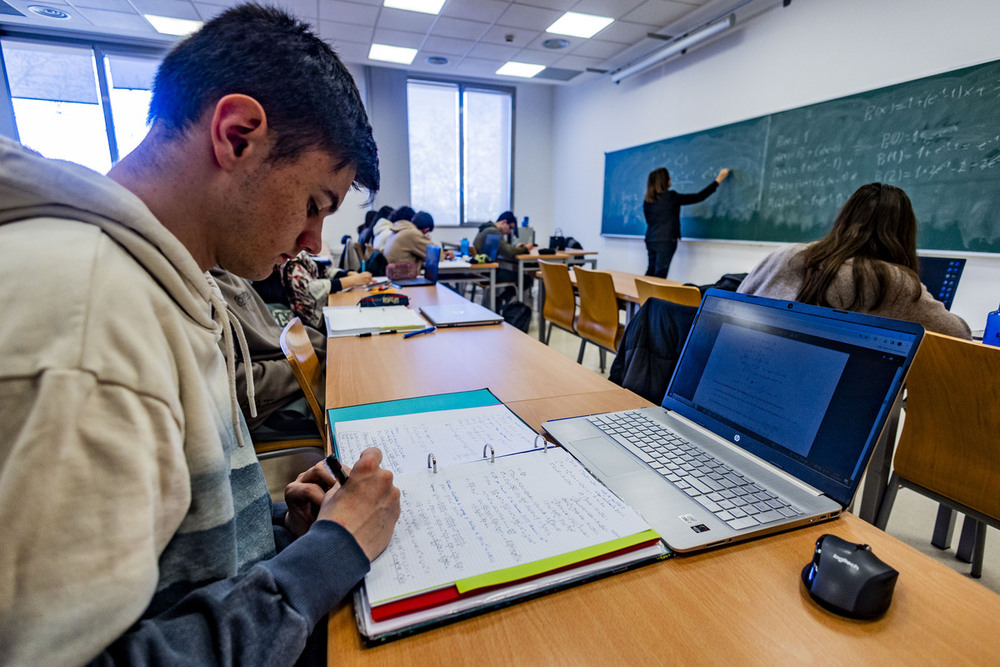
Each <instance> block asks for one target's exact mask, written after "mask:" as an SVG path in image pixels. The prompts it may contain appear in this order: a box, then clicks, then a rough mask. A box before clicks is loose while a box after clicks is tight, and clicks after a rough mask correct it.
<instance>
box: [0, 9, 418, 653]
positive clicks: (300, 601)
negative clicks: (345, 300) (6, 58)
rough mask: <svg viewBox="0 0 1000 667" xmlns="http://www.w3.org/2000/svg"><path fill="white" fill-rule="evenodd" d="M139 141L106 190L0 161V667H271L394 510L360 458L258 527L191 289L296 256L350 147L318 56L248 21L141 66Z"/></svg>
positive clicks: (45, 168) (23, 160)
mask: <svg viewBox="0 0 1000 667" xmlns="http://www.w3.org/2000/svg"><path fill="white" fill-rule="evenodd" d="M149 117H150V119H151V121H150V128H149V132H148V133H147V135H146V137H145V138H144V139H143V140H142V142H141V143H140V144H139V146H138V147H137V148H136V149H135V150H134V151H132V152H131V153H129V154H128V155H126V156H125V157H123V158H122V159H121V160H120V161H119V162H118V163H117V164H115V165H114V166H113V167H112V168H111V170H110V171H109V172H108V174H107V175H106V176H105V175H101V174H98V173H96V172H94V171H92V170H90V169H87V168H85V167H82V166H79V165H76V164H73V163H70V162H64V161H60V160H49V159H46V158H43V157H41V156H39V155H38V154H37V153H34V152H33V151H31V150H29V149H26V148H24V147H22V146H19V145H18V144H16V143H14V142H12V141H10V140H8V139H5V138H0V165H3V166H2V168H0V286H2V287H0V309H2V312H3V313H4V317H3V318H2V319H0V429H2V432H3V437H0V515H2V516H3V517H4V518H3V540H4V545H3V548H2V549H0V572H2V573H3V574H2V578H0V662H2V663H4V664H12V665H81V664H85V663H91V662H93V663H94V664H113V663H114V664H125V663H127V664H154V663H157V664H160V663H164V664H178V665H206V664H220V663H222V664H235V665H291V664H293V663H295V662H296V660H297V659H298V658H299V656H300V655H301V654H302V653H303V651H304V650H305V649H306V647H307V639H308V638H309V636H310V634H311V633H312V630H313V629H314V628H316V627H317V626H318V625H319V626H320V627H325V625H326V617H327V614H328V613H329V612H330V610H332V609H333V608H334V607H335V606H336V605H337V604H338V603H339V602H340V601H341V600H342V599H343V598H344V597H345V596H346V595H348V594H349V593H350V591H351V590H352V589H353V588H354V587H355V586H356V585H357V584H358V583H359V582H360V581H361V580H362V578H363V577H364V575H365V573H366V572H368V570H369V568H370V563H371V561H372V560H373V559H374V558H375V557H376V556H377V555H378V554H379V553H381V552H382V550H383V549H384V548H385V547H386V545H387V544H388V543H389V540H390V539H391V536H392V532H393V527H394V525H395V523H396V520H397V518H398V517H399V512H400V505H399V498H400V492H399V489H396V488H395V487H394V486H393V484H392V473H390V472H389V471H387V470H384V469H382V468H381V467H380V465H379V464H380V462H381V453H380V452H379V451H378V450H377V449H368V450H367V451H365V452H364V454H362V456H361V457H360V458H359V459H358V461H356V462H355V464H354V466H353V468H352V469H351V471H350V479H349V480H348V481H347V482H346V483H345V484H343V485H341V484H338V483H337V481H336V479H335V478H334V476H333V475H332V474H331V473H330V472H329V470H328V469H327V468H326V466H325V465H324V464H322V463H320V464H318V465H316V466H313V467H311V468H309V469H308V470H306V471H305V472H303V473H302V474H301V475H299V477H298V478H297V480H296V481H295V482H292V483H291V484H289V485H288V486H287V487H286V489H285V500H286V502H287V504H286V503H272V502H271V499H270V496H269V494H268V490H267V485H266V483H265V480H264V476H263V472H262V470H261V467H260V464H259V463H258V461H257V458H256V456H255V455H254V450H253V447H252V445H251V442H250V435H249V433H248V431H247V427H246V422H245V421H244V419H243V415H242V413H241V411H240V410H239V407H238V404H237V397H236V386H235V377H234V375H235V368H234V361H235V358H236V357H237V356H238V355H239V354H240V351H239V349H240V348H242V347H243V345H242V344H241V342H240V341H241V340H242V334H241V329H240V327H239V324H238V321H237V320H236V319H235V318H232V317H230V316H229V311H228V308H227V307H226V303H225V302H224V301H223V299H222V294H221V292H220V291H219V288H218V286H217V285H216V284H215V281H214V280H213V279H212V277H211V276H210V275H209V274H208V273H207V271H208V270H209V269H211V268H212V267H213V266H216V265H219V266H223V267H225V268H227V269H229V270H230V271H232V272H233V273H235V274H236V275H239V276H242V277H245V278H248V279H251V280H252V279H256V278H263V277H265V276H267V274H268V272H270V270H271V268H272V267H273V265H274V264H275V262H277V261H278V258H280V257H281V256H282V255H287V256H291V255H294V254H296V253H298V252H299V251H300V250H302V249H306V250H309V251H311V252H319V250H320V247H321V242H320V236H321V233H322V229H323V220H324V219H325V218H326V217H327V216H328V215H330V214H332V213H334V212H335V211H336V210H337V209H338V208H339V207H340V204H341V202H342V201H343V200H344V197H345V196H346V195H347V193H348V191H349V189H350V188H351V187H352V186H354V187H358V188H359V189H362V190H365V191H368V192H370V193H372V194H374V193H375V192H376V191H377V190H378V187H379V172H378V159H377V155H376V148H375V141H374V139H373V137H372V131H371V126H370V124H369V122H368V119H367V116H366V114H365V110H364V105H363V104H362V101H361V96H360V94H359V92H358V89H357V87H356V86H355V85H354V83H353V81H352V79H351V76H350V74H349V73H348V71H347V69H346V68H345V67H344V65H343V63H342V62H341V61H340V59H339V58H337V56H336V54H335V53H334V52H333V50H332V49H331V48H330V47H329V46H328V45H327V44H326V43H325V42H324V41H323V40H321V39H320V38H319V37H317V36H316V35H315V34H314V33H313V32H312V31H311V30H310V28H309V27H308V26H307V25H306V24H304V23H302V22H301V21H299V20H297V19H294V18H293V17H291V16H290V15H288V14H287V13H286V12H284V11H282V10H279V9H276V8H273V7H260V6H258V5H251V4H247V5H237V6H235V7H233V8H230V9H227V10H225V11H223V12H222V13H220V14H219V15H218V16H216V17H215V18H213V19H212V20H210V21H208V22H206V23H205V25H204V26H202V27H201V28H200V29H199V30H198V31H197V32H195V33H193V34H192V35H189V36H188V37H186V38H185V39H183V40H181V41H179V42H178V43H177V44H176V45H175V46H174V48H173V49H172V50H171V51H170V52H169V53H168V54H167V55H166V56H165V57H164V59H163V60H162V62H161V63H160V66H159V68H158V71H157V74H156V77H155V80H154V82H153V90H152V96H151V100H150V104H149ZM32 248H36V249H37V248H45V249H46V254H47V259H49V260H51V261H50V263H49V266H47V268H46V271H45V272H44V273H39V272H38V271H37V270H36V269H37V255H35V254H34V253H32V252H31V251H30V250H31V249H32ZM52 313H58V320H57V321H54V320H53V318H52V317H51V314H52ZM220 339H221V340H222V341H223V348H224V349H225V352H224V353H223V352H222V351H220V349H219V347H220V346H219V341H220ZM248 384H250V382H249V381H248Z"/></svg>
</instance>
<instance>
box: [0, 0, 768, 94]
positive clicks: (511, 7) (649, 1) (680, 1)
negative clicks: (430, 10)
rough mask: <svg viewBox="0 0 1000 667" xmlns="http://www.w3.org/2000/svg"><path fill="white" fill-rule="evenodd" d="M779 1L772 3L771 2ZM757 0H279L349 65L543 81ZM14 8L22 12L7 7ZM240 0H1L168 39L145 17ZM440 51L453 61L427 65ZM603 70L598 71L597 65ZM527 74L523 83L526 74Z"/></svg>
mask: <svg viewBox="0 0 1000 667" xmlns="http://www.w3.org/2000/svg"><path fill="white" fill-rule="evenodd" d="M772 1H773V0H772ZM747 3H748V0H446V2H445V4H444V7H443V8H442V10H441V13H440V14H439V15H437V16H432V15H428V14H420V13H416V12H409V11H403V10H398V9H387V8H385V7H383V6H382V0H276V1H275V2H274V4H277V5H279V6H282V7H284V8H286V9H288V10H289V11H291V12H293V13H294V14H296V15H297V16H299V17H300V18H302V19H303V20H305V21H307V22H309V23H310V24H312V25H313V27H314V28H315V29H318V33H319V35H320V36H321V37H322V38H324V39H325V40H327V41H328V42H330V43H331V44H332V45H333V47H334V48H335V49H336V50H337V51H338V53H339V54H340V55H341V58H342V59H343V60H345V61H346V62H349V63H357V64H364V65H367V64H371V65H378V66H381V67H400V68H403V69H406V70H409V71H414V72H427V73H434V74H438V75H441V76H446V77H456V76H461V77H475V78H480V79H492V80H505V81H512V79H511V78H510V77H499V76H496V75H495V72H496V70H497V69H498V68H499V67H500V66H501V65H503V64H504V63H505V62H507V61H509V60H516V61H518V62H527V63H533V64H537V65H545V66H546V68H547V69H546V70H544V71H543V72H542V74H540V75H539V76H538V77H536V79H535V80H537V81H540V82H545V83H553V84H562V83H566V82H572V83H575V82H579V81H585V80H587V79H591V78H594V77H597V76H601V74H600V71H607V70H613V69H615V68H618V67H621V66H624V65H626V64H628V63H630V62H633V61H635V60H636V59H638V58H640V57H642V56H644V55H646V54H648V53H650V52H652V51H654V50H656V49H657V48H658V47H660V46H662V45H663V44H664V40H663V39H656V38H652V37H649V36H648V35H649V34H650V33H655V34H657V35H662V36H677V35H680V34H683V33H684V32H685V31H687V30H690V29H692V28H695V27H698V26H700V25H702V24H703V23H704V22H705V21H707V20H709V19H712V18H715V17H716V16H721V15H722V14H724V13H726V10H727V8H730V7H734V6H741V5H744V4H747ZM5 4H6V5H7V6H8V8H7V9H8V10H9V9H10V8H13V9H14V10H16V11H17V12H20V13H21V14H23V16H16V15H12V14H11V13H10V12H9V11H6V10H4V5H5ZM234 4H237V0H63V1H61V0H0V25H3V26H4V27H7V28H9V29H15V28H17V29H22V30H23V29H25V28H28V29H30V30H32V31H45V32H49V33H55V34H65V33H66V32H70V33H88V34H90V35H93V34H98V35H113V36H117V37H126V38H133V39H135V38H137V39H140V40H143V41H146V42H147V43H148V42H149V41H151V40H160V41H167V40H172V39H174V38H168V37H164V36H161V35H159V34H158V33H157V32H156V31H155V30H153V28H152V26H150V25H149V23H148V22H147V21H146V19H144V18H143V14H144V13H148V14H159V15H165V16H173V17H177V18H186V19H200V20H208V19H210V18H212V17H213V16H215V15H216V14H218V13H219V12H220V11H222V10H223V9H225V8H226V7H228V6H232V5H234ZM39 5H41V6H43V7H51V8H53V9H57V10H62V12H64V13H66V14H68V15H69V18H48V17H44V16H39V15H37V14H35V13H33V12H31V11H29V7H30V6H39ZM570 10H572V11H576V12H582V13H586V14H597V15H601V16H609V17H611V18H613V19H615V21H614V23H612V24H611V25H610V26H608V27H607V28H605V29H604V30H602V31H601V32H599V33H597V34H596V35H595V36H594V37H592V38H590V39H581V38H577V37H566V36H562V35H552V34H548V33H546V32H545V28H547V27H548V26H549V25H550V24H552V22H553V21H555V20H556V19H557V18H559V17H560V16H561V15H562V14H563V13H564V12H566V11H570ZM552 37H562V38H564V39H566V40H568V41H569V45H568V46H566V47H565V48H562V49H559V50H552V49H547V48H545V47H544V46H542V42H544V41H545V40H546V39H549V38H552ZM373 42H378V43H383V44H390V45H393V46H405V47H411V48H417V49H419V50H418V53H417V56H416V58H415V59H414V61H413V63H412V64H411V65H409V66H399V65H391V64H388V63H382V62H377V61H370V60H368V48H369V46H370V45H371V44H372V43H373ZM431 56H443V57H444V58H447V59H448V63H447V64H444V65H432V64H428V63H427V59H428V58H429V57H431ZM592 70H597V72H595V71H592ZM518 80H520V79H518Z"/></svg>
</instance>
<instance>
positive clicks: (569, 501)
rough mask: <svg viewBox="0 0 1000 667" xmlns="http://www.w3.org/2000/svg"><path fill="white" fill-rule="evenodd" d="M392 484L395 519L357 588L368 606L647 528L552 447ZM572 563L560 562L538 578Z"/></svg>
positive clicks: (417, 475)
mask: <svg viewBox="0 0 1000 667" xmlns="http://www.w3.org/2000/svg"><path fill="white" fill-rule="evenodd" d="M525 428H526V427H525ZM396 484H397V486H398V487H399V488H400V490H401V491H402V515H401V516H400V519H399V522H398V523H397V525H396V532H395V533H394V535H393V538H392V541H391V542H390V544H389V547H388V548H387V549H386V551H385V552H384V553H383V554H382V555H381V556H379V557H378V558H377V559H375V562H374V563H372V569H371V572H369V573H368V576H367V577H366V579H365V584H366V587H367V589H368V596H369V600H370V601H371V604H373V605H377V604H379V603H382V602H385V601H388V600H391V599H395V598H399V597H404V596H408V595H412V594H415V593H419V592H422V591H427V590H433V589H435V588H440V587H442V586H446V585H450V584H452V583H456V582H459V581H461V580H463V579H468V578H471V577H476V576H479V575H483V574H486V573H490V572H496V571H498V570H505V569H509V568H517V567H518V566H526V565H530V564H531V563H537V562H539V561H544V560H546V559H553V558H558V557H559V556H565V555H568V554H572V553H573V552H579V551H580V550H584V549H587V548H588V547H594V546H596V545H601V544H605V543H608V542H612V541H614V540H617V539H620V538H625V537H628V536H633V535H638V534H643V533H644V532H645V531H648V529H649V526H648V525H646V523H645V522H644V521H643V520H642V519H641V518H640V517H639V516H638V515H636V514H635V512H634V511H633V510H632V509H631V508H629V507H628V506H627V505H625V503H623V502H622V501H621V500H620V499H618V498H617V497H616V496H615V495H614V494H612V493H611V492H610V491H608V490H607V489H606V488H605V487H604V486H603V485H602V484H600V483H599V482H598V481H597V480H595V479H594V478H593V477H592V476H591V475H590V474H589V473H588V472H587V471H586V470H585V469H584V468H583V466H581V465H580V464H579V463H578V462H577V461H576V460H575V459H574V458H573V457H572V456H571V455H570V454H568V453H567V452H565V451H564V450H561V449H558V448H553V449H550V450H549V451H548V452H543V451H541V450H536V451H534V452H531V453H525V454H522V455H519V456H508V457H506V458H502V459H501V458H498V459H496V461H495V462H494V463H490V462H489V461H477V462H474V463H467V464H462V465H456V466H452V467H448V468H444V469H439V472H438V473H433V472H429V471H424V470H422V471H420V472H417V473H411V474H403V475H399V476H397V478H396ZM653 537H654V539H655V536H653ZM646 539H648V537H647V538H646ZM578 560H582V558H579V557H578V558H574V557H573V556H571V555H570V556H568V557H567V559H566V562H565V563H550V564H549V565H547V566H545V567H543V568H539V569H540V571H545V570H546V569H554V568H555V567H558V566H560V565H562V564H569V563H571V562H575V561H578ZM525 574H526V575H528V576H530V574H532V572H527V573H525ZM517 575H518V573H517V572H516V570H515V571H513V572H512V574H511V577H510V580H513V579H515V578H517ZM522 576H524V575H522Z"/></svg>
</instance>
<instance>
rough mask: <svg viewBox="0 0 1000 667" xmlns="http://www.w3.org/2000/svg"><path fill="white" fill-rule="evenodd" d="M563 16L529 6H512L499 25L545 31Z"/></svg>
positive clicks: (559, 13) (552, 11) (500, 19)
mask: <svg viewBox="0 0 1000 667" xmlns="http://www.w3.org/2000/svg"><path fill="white" fill-rule="evenodd" d="M560 16H562V12H558V11H554V10H551V9H542V8H539V7H528V6H527V5H511V6H510V7H508V8H507V11H505V12H504V13H503V16H501V17H500V18H499V19H498V20H497V23H498V24H499V25H506V26H511V27H514V28H534V29H535V30H545V29H546V28H547V27H549V26H550V25H552V24H553V23H555V20H556V19H557V18H559V17H560Z"/></svg>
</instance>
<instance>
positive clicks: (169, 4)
mask: <svg viewBox="0 0 1000 667" xmlns="http://www.w3.org/2000/svg"><path fill="white" fill-rule="evenodd" d="M132 4H133V5H135V8H136V9H137V10H138V11H139V13H140V14H155V15H157V16H170V17H173V18H175V19H193V20H195V21H200V20H201V17H200V16H199V15H198V11H197V10H196V9H195V8H194V5H192V4H191V3H190V2H185V1H184V0H132Z"/></svg>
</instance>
